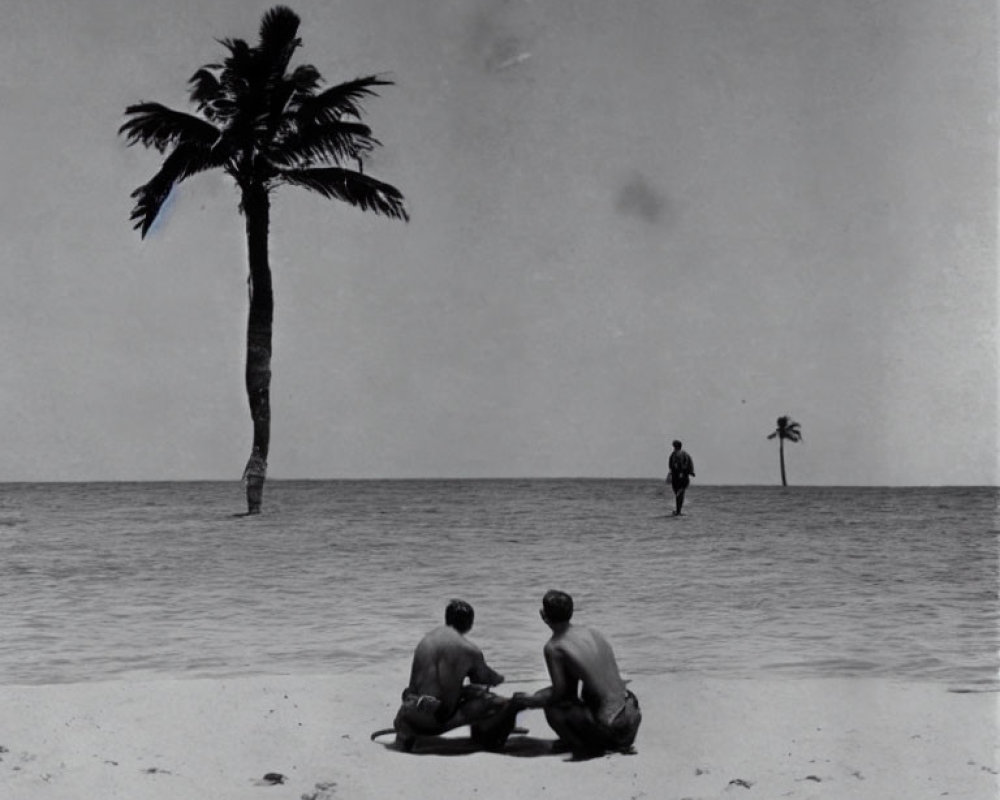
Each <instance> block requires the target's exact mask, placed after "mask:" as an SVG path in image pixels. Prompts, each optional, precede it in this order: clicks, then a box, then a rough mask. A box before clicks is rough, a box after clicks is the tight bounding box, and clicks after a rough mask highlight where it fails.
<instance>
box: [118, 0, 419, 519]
mask: <svg viewBox="0 0 1000 800" xmlns="http://www.w3.org/2000/svg"><path fill="white" fill-rule="evenodd" d="M298 29H299V18H298V16H297V15H296V14H295V12H293V11H292V10H291V9H289V8H286V7H284V6H275V7H274V8H272V9H271V10H269V11H267V12H265V14H264V16H263V18H262V20H261V24H260V40H259V43H258V44H257V46H256V47H251V46H249V45H248V44H247V43H246V42H245V41H243V40H241V39H222V40H220V43H221V44H222V45H223V47H225V48H226V49H227V50H228V51H229V56H228V57H227V58H226V59H225V60H224V61H223V62H222V63H221V64H206V65H205V66H203V67H202V68H201V69H199V70H198V71H197V72H195V73H194V75H193V76H192V77H191V80H190V84H191V91H190V97H191V102H192V103H193V104H194V105H195V106H196V108H197V111H198V112H199V113H198V115H194V114H187V113H184V112H181V111H174V110H173V109H170V108H167V107H166V106H163V105H160V104H159V103H139V104H137V105H131V106H129V107H128V108H126V109H125V116H126V117H127V121H126V122H125V123H124V124H123V125H122V126H121V128H120V129H119V133H120V134H123V135H125V136H126V137H127V139H128V144H129V145H133V144H136V143H139V144H142V145H144V146H146V147H154V148H156V149H157V150H158V151H160V152H161V153H162V152H164V151H165V150H167V149H168V148H169V149H170V154H169V155H168V156H167V157H166V159H165V160H164V162H163V165H162V166H161V167H160V171H159V172H157V173H156V174H155V175H154V176H153V177H152V179H151V180H150V181H149V182H148V183H146V184H144V185H142V186H140V187H139V188H138V189H136V190H135V191H134V192H133V193H132V197H134V198H135V208H134V209H133V211H132V220H133V221H134V223H135V227H136V228H137V229H138V230H139V232H140V235H141V236H142V237H143V238H145V236H146V234H147V233H148V232H149V229H150V227H151V226H152V225H153V222H154V221H155V220H156V218H157V216H158V215H159V213H160V210H161V209H162V207H163V204H164V203H165V202H166V200H167V198H168V197H169V195H170V193H171V191H172V190H173V188H174V187H175V186H176V185H177V184H179V183H180V182H181V181H183V180H185V179H186V178H189V177H191V176H192V175H195V174H197V173H199V172H204V171H205V170H209V169H221V170H222V171H223V172H225V173H226V174H227V175H229V176H230V177H231V178H232V179H233V180H234V181H235V183H236V186H237V189H238V190H239V194H240V206H239V208H240V212H241V213H242V214H243V216H244V218H245V220H246V226H245V227H246V240H247V257H248V262H249V267H250V275H249V279H248V285H249V296H250V297H249V313H248V319H247V354H246V374H245V382H246V392H247V399H248V401H249V404H250V417H251V419H252V421H253V446H252V448H251V454H250V459H249V461H248V462H247V466H246V469H245V470H244V479H245V480H246V482H247V505H248V509H247V511H248V513H250V514H254V513H258V512H259V511H260V503H261V496H262V494H263V487H264V477H265V473H266V471H267V456H268V452H269V450H270V443H271V409H270V388H271V327H272V321H273V312H274V295H273V293H272V287H271V268H270V264H269V260H268V229H269V226H270V207H271V205H270V194H271V191H272V190H273V189H275V188H276V187H278V186H280V185H283V184H288V185H292V186H301V187H305V188H306V189H311V190H312V191H314V192H318V193H319V194H321V195H323V196H324V197H326V198H329V199H333V200H342V201H344V202H346V203H350V204H351V205H353V206H355V207H357V208H360V209H362V210H363V211H374V212H375V213H376V214H383V215H385V216H387V217H391V218H395V219H402V220H407V219H409V217H408V216H407V213H406V208H405V207H404V205H403V196H402V194H401V193H400V192H399V190H398V189H396V188H395V187H393V186H390V185H389V184H387V183H382V182H381V181H377V180H375V179H374V178H372V177H369V176H368V175H365V174H364V172H363V165H362V162H363V159H364V158H365V157H366V156H367V155H368V154H369V153H371V152H372V150H374V149H375V148H376V147H377V146H379V144H380V143H379V141H378V140H377V139H375V138H374V137H373V136H372V133H371V130H370V129H369V127H368V126H367V125H363V124H362V123H361V121H360V120H361V105H360V103H361V100H363V99H364V98H365V97H367V96H374V95H375V94H376V91H375V87H378V86H387V85H391V83H392V81H388V80H384V79H382V78H380V77H378V76H375V75H371V76H368V77H364V78H357V79H355V80H353V81H349V82H347V83H342V84H339V85H337V86H333V87H331V88H328V89H320V86H321V84H322V77H321V76H320V74H319V72H318V71H317V69H316V68H315V67H313V66H311V65H302V66H298V67H296V68H295V69H294V70H293V71H291V72H288V71H287V70H288V66H289V62H290V61H291V58H292V55H293V53H294V52H295V50H296V49H298V47H299V46H300V45H301V44H302V40H301V39H299V38H298ZM345 162H347V163H350V164H351V165H352V166H355V165H356V166H357V169H346V168H344V167H342V166H341V164H343V163H345Z"/></svg>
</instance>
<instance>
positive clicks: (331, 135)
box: [268, 122, 381, 167]
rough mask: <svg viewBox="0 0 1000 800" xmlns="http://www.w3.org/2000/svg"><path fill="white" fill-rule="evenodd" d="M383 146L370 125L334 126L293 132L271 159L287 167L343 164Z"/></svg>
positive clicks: (317, 126) (358, 123) (347, 124)
mask: <svg viewBox="0 0 1000 800" xmlns="http://www.w3.org/2000/svg"><path fill="white" fill-rule="evenodd" d="M380 145H381V142H379V141H378V139H376V138H374V137H373V136H372V132H371V128H369V127H368V126H367V125H363V124H361V123H360V122H330V123H327V124H325V125H313V126H310V127H308V128H306V129H305V130H299V131H295V132H293V133H292V134H290V135H289V136H287V137H286V138H285V139H284V140H283V141H281V142H280V143H278V146H276V147H275V148H274V149H273V150H272V151H271V152H270V153H269V154H268V155H269V157H270V159H271V161H272V162H274V163H275V164H279V165H281V166H285V167H293V166H299V167H304V166H309V165H315V164H317V163H333V164H342V163H343V162H345V161H347V160H359V159H361V158H362V157H363V156H364V155H367V154H368V153H370V152H372V151H373V150H374V149H375V148H376V147H379V146H380Z"/></svg>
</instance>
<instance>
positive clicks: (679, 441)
mask: <svg viewBox="0 0 1000 800" xmlns="http://www.w3.org/2000/svg"><path fill="white" fill-rule="evenodd" d="M680 446H681V440H680V439H674V447H680Z"/></svg>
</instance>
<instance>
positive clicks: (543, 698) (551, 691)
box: [525, 644, 577, 708]
mask: <svg viewBox="0 0 1000 800" xmlns="http://www.w3.org/2000/svg"><path fill="white" fill-rule="evenodd" d="M544 652H545V666H546V667H548V670H549V677H550V678H551V679H552V685H551V686H546V687H545V688H544V689H539V690H538V691H537V692H535V693H534V694H533V695H528V697H527V698H525V700H526V701H527V703H528V707H529V708H544V707H545V706H551V705H555V704H556V703H559V702H562V701H563V700H570V699H572V698H574V697H576V686H577V681H576V680H574V679H573V678H571V677H570V675H569V672H568V670H567V668H566V660H565V655H564V654H563V653H562V652H561V651H560V650H559V648H558V647H556V646H555V645H552V644H546V645H545V651H544Z"/></svg>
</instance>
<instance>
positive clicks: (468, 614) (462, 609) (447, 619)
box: [444, 600, 476, 633]
mask: <svg viewBox="0 0 1000 800" xmlns="http://www.w3.org/2000/svg"><path fill="white" fill-rule="evenodd" d="M475 618H476V612H475V611H473V610H472V606H470V605H469V604H468V603H466V602H465V601H464V600H450V601H449V602H448V607H447V608H446V609H445V610H444V624H445V625H450V626H451V627H452V628H454V629H455V630H456V631H458V632H459V633H465V632H466V631H470V630H472V621H473V620H474V619H475Z"/></svg>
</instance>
